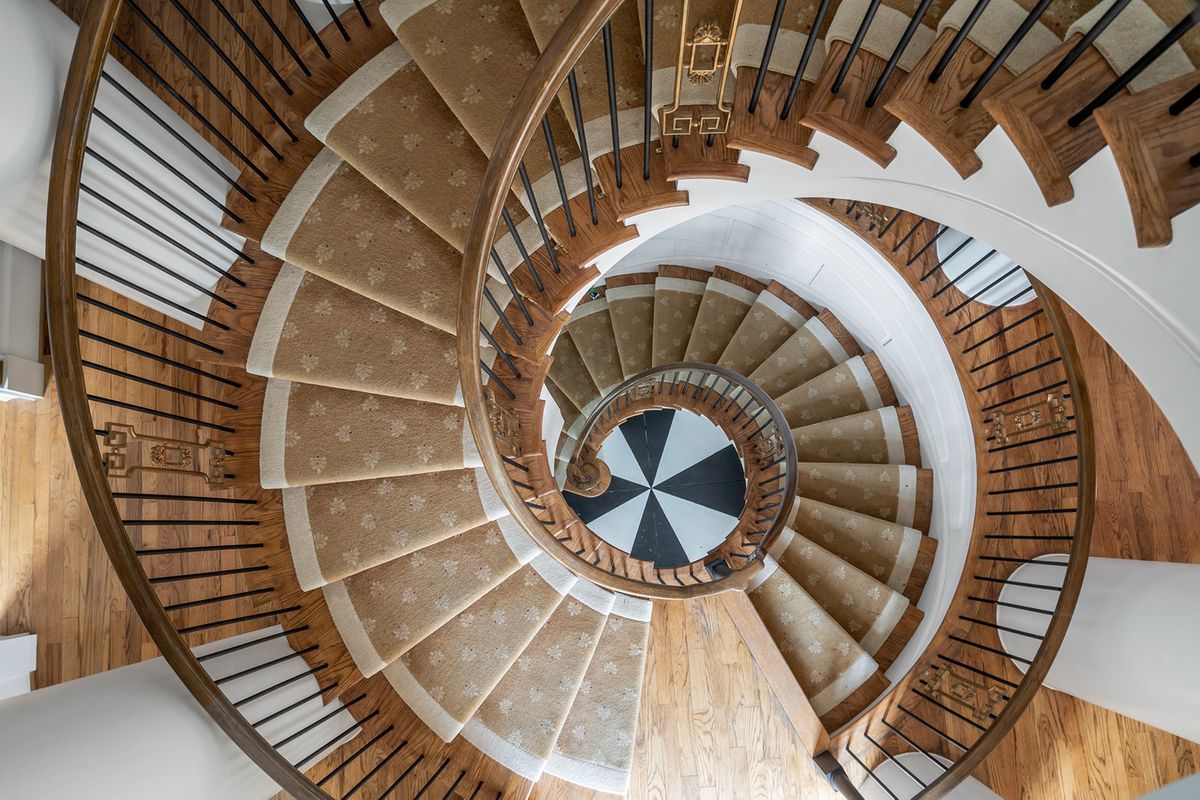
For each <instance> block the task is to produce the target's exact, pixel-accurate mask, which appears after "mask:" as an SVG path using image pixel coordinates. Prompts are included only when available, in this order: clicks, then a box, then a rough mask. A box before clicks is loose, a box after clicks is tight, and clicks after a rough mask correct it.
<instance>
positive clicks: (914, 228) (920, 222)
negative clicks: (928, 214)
mask: <svg viewBox="0 0 1200 800" xmlns="http://www.w3.org/2000/svg"><path fill="white" fill-rule="evenodd" d="M926 222H928V220H926V219H925V218H924V217H918V218H917V221H916V222H914V223H913V226H912V227H911V228H909V229H908V233H906V234H904V235H903V236H901V237H900V241H898V242H896V244H895V246H894V247H892V252H893V253H897V252H899V251H900V248H901V247H904V245H906V244H908V240H909V239H911V238H912V237H913V236H914V235H915V234H916V232H917V231H919V230H920V229H921V226H922V225H924V224H925V223H926Z"/></svg>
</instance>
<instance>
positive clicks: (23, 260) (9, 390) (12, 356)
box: [0, 242, 46, 400]
mask: <svg viewBox="0 0 1200 800" xmlns="http://www.w3.org/2000/svg"><path fill="white" fill-rule="evenodd" d="M0 369H2V370H3V377H2V378H0V400H14V399H26V400H28V399H33V398H37V397H41V396H42V395H43V394H44V393H45V389H46V368H45V365H44V364H42V262H41V259H39V258H37V257H36V256H33V255H31V254H29V253H26V252H25V251H24V250H18V249H17V248H15V247H13V246H12V245H9V244H5V243H4V242H0Z"/></svg>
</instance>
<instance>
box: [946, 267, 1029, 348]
mask: <svg viewBox="0 0 1200 800" xmlns="http://www.w3.org/2000/svg"><path fill="white" fill-rule="evenodd" d="M1020 271H1021V265H1020V264H1018V265H1016V266H1015V267H1013V268H1012V269H1010V270H1008V271H1007V272H1005V273H1004V274H1003V275H1001V276H1000V277H998V278H996V279H995V280H993V281H992V282H991V283H989V284H988V285H987V286H984V287H983V288H982V289H980V290H979V291H977V292H974V293H973V294H971V295H970V296H968V297H967V298H966V299H965V300H963V301H962V302H961V303H958V304H957V305H955V306H954V308H952V309H950V310H949V311H947V312H946V313H945V315H944V316H947V317H948V316H950V315H951V314H957V313H958V312H959V311H962V310H963V309H964V308H966V306H967V304H968V303H973V302H974V301H976V300H978V299H979V298H980V297H982V296H983V295H984V294H986V293H987V292H990V291H991V290H992V289H994V288H996V287H997V286H999V285H1000V284H1001V283H1004V281H1006V280H1008V279H1009V278H1011V277H1012V276H1013V275H1016V274H1017V273H1018V272H1020ZM1047 335H1048V334H1047Z"/></svg>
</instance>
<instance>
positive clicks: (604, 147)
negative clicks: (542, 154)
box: [521, 0, 645, 158]
mask: <svg viewBox="0 0 1200 800" xmlns="http://www.w3.org/2000/svg"><path fill="white" fill-rule="evenodd" d="M521 7H522V8H523V9H524V10H525V19H526V21H527V22H528V23H529V28H530V30H531V31H532V32H533V38H534V39H535V40H536V41H537V44H538V47H539V48H540V49H541V50H545V49H546V46H547V45H548V44H549V43H550V39H551V38H552V37H553V36H554V34H555V33H556V32H557V31H558V28H559V26H560V25H561V24H562V21H563V19H565V18H566V15H567V12H568V11H570V9H571V6H570V4H569V3H563V2H561V0H521ZM608 28H609V31H610V32H611V41H612V54H613V58H612V61H613V84H614V86H615V88H616V96H615V97H614V98H612V99H613V100H615V101H616V107H617V120H618V131H619V133H618V136H619V137H620V138H621V139H622V140H624V141H634V140H635V139H637V137H639V136H641V135H642V128H641V126H642V105H643V103H644V100H645V83H644V80H643V75H642V64H643V61H642V29H641V23H640V22H639V21H638V15H637V11H636V10H635V9H634V8H633V4H632V3H624V4H622V5H621V6H620V7H619V8H618V9H617V10H616V12H615V13H614V14H613V15H612V17H610V18H609V20H608ZM598 43H599V37H598V38H597V44H598ZM573 71H574V74H575V83H576V86H577V87H578V92H579V110H580V115H581V116H582V117H583V120H584V131H585V135H586V137H587V143H588V153H589V155H591V157H592V158H596V157H597V156H599V155H603V154H604V153H611V152H612V151H613V140H612V133H611V130H610V118H609V96H608V77H607V74H606V71H605V64H604V51H603V48H602V47H599V46H592V47H589V48H587V50H586V51H584V54H583V56H582V57H581V58H580V59H579V61H577V62H576V63H575V68H574V70H573ZM559 103H560V104H561V105H562V108H563V109H564V110H565V111H566V112H567V121H568V122H570V123H571V127H572V129H575V128H577V125H576V121H575V118H574V114H573V111H572V106H571V96H570V93H569V91H568V90H564V91H562V92H560V93H559ZM577 133H578V132H577Z"/></svg>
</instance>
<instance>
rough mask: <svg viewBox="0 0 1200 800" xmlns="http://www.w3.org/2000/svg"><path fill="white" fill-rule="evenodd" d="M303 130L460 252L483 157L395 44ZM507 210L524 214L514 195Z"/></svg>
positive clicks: (480, 179) (337, 93) (484, 165)
mask: <svg viewBox="0 0 1200 800" xmlns="http://www.w3.org/2000/svg"><path fill="white" fill-rule="evenodd" d="M305 125H306V126H307V127H308V129H309V130H310V131H311V132H312V133H313V135H314V136H316V137H317V138H318V139H320V140H321V141H322V142H324V143H325V144H326V145H327V146H328V147H329V148H331V149H332V150H334V151H336V152H337V153H338V154H339V155H340V156H341V157H342V158H344V159H346V161H348V162H349V163H351V164H353V165H354V166H355V167H356V168H357V169H358V171H359V172H361V173H362V174H363V175H365V176H367V177H368V178H370V179H371V180H372V181H373V182H374V183H375V184H376V185H377V186H378V187H379V188H380V189H382V190H383V191H384V192H386V193H387V194H388V195H390V196H391V197H392V199H394V200H395V201H396V202H397V203H398V204H400V205H401V206H403V207H404V208H405V209H407V210H408V211H410V212H411V214H412V215H414V216H415V217H416V218H417V219H419V220H420V221H421V222H422V223H424V225H426V226H428V228H429V230H430V232H435V233H436V234H437V236H438V237H440V238H441V239H442V240H444V242H445V243H448V244H449V245H450V246H451V247H450V249H453V250H456V251H461V250H462V249H463V248H464V247H465V245H466V239H467V229H468V228H469V227H470V222H471V212H472V210H473V209H474V207H475V198H476V197H477V196H478V194H479V188H480V186H482V185H483V173H484V172H485V171H486V170H487V156H486V155H485V154H484V153H483V151H482V150H480V149H479V145H477V144H476V143H475V141H474V140H473V139H472V138H471V137H470V136H468V135H467V132H466V130H465V129H464V128H463V126H462V124H461V123H460V122H459V120H458V117H456V116H455V114H454V112H453V111H451V110H450V108H449V107H448V106H447V105H446V103H445V101H444V100H442V97H441V95H439V94H438V92H437V89H435V88H434V87H433V85H432V84H431V83H430V82H429V79H428V78H426V77H425V75H424V74H423V73H422V72H421V70H420V69H419V68H418V67H417V64H416V63H415V62H413V60H412V58H411V57H410V56H409V53H408V51H407V50H405V49H404V47H403V46H402V45H401V44H399V43H396V44H394V45H392V46H391V47H389V48H388V49H387V50H385V51H383V52H382V53H380V54H379V55H378V56H376V57H375V59H374V60H372V61H370V62H369V63H368V64H367V65H366V66H364V67H363V68H362V69H360V70H359V71H358V72H356V73H355V74H354V75H353V76H352V77H351V78H350V79H349V80H348V81H346V82H345V83H343V84H342V85H341V86H340V87H338V89H337V90H336V91H335V92H333V93H332V94H330V95H329V97H328V98H327V99H326V100H325V102H324V103H322V104H321V105H320V106H319V107H318V108H317V109H316V110H315V111H314V112H313V113H312V114H311V115H310V116H309V117H308V119H307V120H306V121H305ZM510 207H511V210H512V211H514V212H517V213H519V214H520V216H523V213H522V212H520V211H519V204H518V203H517V202H516V199H515V198H513V199H512V201H511V202H510Z"/></svg>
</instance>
